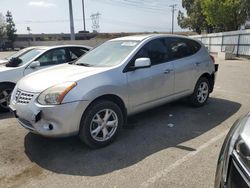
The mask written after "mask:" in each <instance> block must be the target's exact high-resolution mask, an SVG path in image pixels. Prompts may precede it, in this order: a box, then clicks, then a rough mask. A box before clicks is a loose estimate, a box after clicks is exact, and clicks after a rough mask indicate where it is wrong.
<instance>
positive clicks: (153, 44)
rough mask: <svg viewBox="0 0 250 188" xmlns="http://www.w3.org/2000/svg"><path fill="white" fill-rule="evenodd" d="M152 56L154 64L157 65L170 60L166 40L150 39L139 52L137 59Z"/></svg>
mask: <svg viewBox="0 0 250 188" xmlns="http://www.w3.org/2000/svg"><path fill="white" fill-rule="evenodd" d="M142 57H146V58H150V60H151V63H152V65H157V64H161V63H165V62H167V61H169V53H168V49H167V46H166V44H165V41H164V40H163V39H155V40H153V41H150V42H149V43H147V44H146V45H145V46H143V47H142V49H141V50H140V51H139V52H138V53H137V55H136V56H135V58H134V60H135V59H138V58H142Z"/></svg>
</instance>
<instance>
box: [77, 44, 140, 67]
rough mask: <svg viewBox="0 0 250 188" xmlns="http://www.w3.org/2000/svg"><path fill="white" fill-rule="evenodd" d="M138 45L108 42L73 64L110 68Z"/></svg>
mask: <svg viewBox="0 0 250 188" xmlns="http://www.w3.org/2000/svg"><path fill="white" fill-rule="evenodd" d="M138 44H139V42H138V41H109V42H106V43H104V44H102V45H101V46H99V47H97V48H95V49H93V50H92V51H90V52H88V53H87V54H86V55H84V56H83V57H82V58H80V59H79V60H78V61H77V62H76V63H75V64H76V65H83V66H95V67H111V66H115V65H118V64H119V63H121V62H122V61H123V60H124V59H125V58H126V57H127V56H128V55H129V53H130V52H132V50H133V49H135V47H136V46H137V45H138Z"/></svg>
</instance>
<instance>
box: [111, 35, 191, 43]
mask: <svg viewBox="0 0 250 188" xmlns="http://www.w3.org/2000/svg"><path fill="white" fill-rule="evenodd" d="M159 37H178V38H188V39H191V38H189V37H186V36H183V35H171V34H146V35H132V36H126V37H120V38H115V39H112V40H111V41H123V40H124V41H126V40H132V41H143V40H146V39H149V38H151V39H153V38H159Z"/></svg>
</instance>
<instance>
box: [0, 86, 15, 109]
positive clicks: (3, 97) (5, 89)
mask: <svg viewBox="0 0 250 188" xmlns="http://www.w3.org/2000/svg"><path fill="white" fill-rule="evenodd" d="M13 89H14V86H12V85H10V84H2V85H0V112H8V111H9V104H10V96H11V93H12V91H13Z"/></svg>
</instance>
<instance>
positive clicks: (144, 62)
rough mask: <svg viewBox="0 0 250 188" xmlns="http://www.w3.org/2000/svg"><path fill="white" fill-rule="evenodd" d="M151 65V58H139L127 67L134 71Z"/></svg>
mask: <svg viewBox="0 0 250 188" xmlns="http://www.w3.org/2000/svg"><path fill="white" fill-rule="evenodd" d="M148 67H151V60H150V59H149V58H144V57H143V58H138V59H136V60H135V65H134V66H131V67H129V68H128V69H127V71H134V70H136V69H144V68H148Z"/></svg>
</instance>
